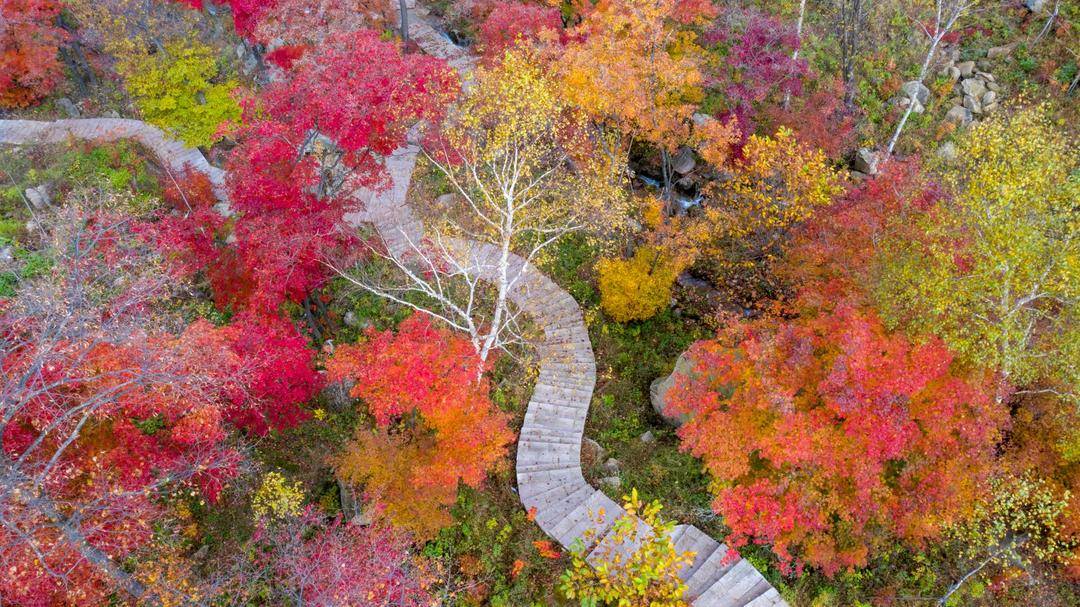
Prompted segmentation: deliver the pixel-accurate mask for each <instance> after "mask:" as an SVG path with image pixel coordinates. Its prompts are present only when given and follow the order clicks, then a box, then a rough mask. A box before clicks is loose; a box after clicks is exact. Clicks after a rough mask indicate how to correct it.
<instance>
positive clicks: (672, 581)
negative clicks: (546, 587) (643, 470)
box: [559, 489, 694, 607]
mask: <svg viewBox="0 0 1080 607" xmlns="http://www.w3.org/2000/svg"><path fill="white" fill-rule="evenodd" d="M623 500H624V504H623V507H624V508H625V510H626V514H625V515H623V516H621V517H620V518H619V519H618V520H616V521H615V523H614V524H613V525H612V528H611V532H610V533H608V535H607V536H605V537H604V538H603V541H602V542H600V545H599V546H598V547H597V548H596V549H595V550H594V551H593V552H591V553H589V552H587V549H588V548H589V547H590V546H591V545H592V544H594V543H596V542H598V541H599V540H600V538H599V537H597V536H596V531H595V530H593V529H589V530H587V531H585V535H584V536H583V537H582V538H581V539H580V540H578V541H577V542H576V543H575V545H574V546H572V547H571V553H572V555H573V561H572V563H571V565H570V568H569V569H567V570H566V571H565V572H564V573H563V576H562V579H561V580H560V584H559V589H560V590H561V591H562V593H563V594H565V595H566V597H567V598H570V599H578V600H580V601H581V604H582V605H612V606H617V607H638V606H641V605H648V606H649V607H685V606H686V605H687V603H686V601H684V600H683V594H684V593H685V592H686V584H684V583H683V581H682V579H680V578H679V571H680V570H681V569H682V568H683V567H684V566H686V565H689V564H690V563H691V562H693V559H694V553H692V552H681V553H680V552H679V551H677V550H676V549H675V543H674V542H673V541H672V540H671V531H672V530H673V529H674V528H675V524H674V523H672V522H669V521H665V520H664V519H663V518H661V516H660V512H661V510H663V506H662V505H661V504H660V502H658V501H653V502H651V503H648V504H646V503H644V502H643V501H642V500H641V498H640V497H639V496H638V492H637V489H634V490H632V491H631V492H630V495H627V496H624V497H623ZM604 514H605V513H603V512H598V513H593V515H594V516H596V517H597V518H599V519H603V517H604ZM642 523H644V525H643V524H642ZM646 525H647V527H646ZM629 546H634V548H633V549H630V550H628V549H627V547H629Z"/></svg>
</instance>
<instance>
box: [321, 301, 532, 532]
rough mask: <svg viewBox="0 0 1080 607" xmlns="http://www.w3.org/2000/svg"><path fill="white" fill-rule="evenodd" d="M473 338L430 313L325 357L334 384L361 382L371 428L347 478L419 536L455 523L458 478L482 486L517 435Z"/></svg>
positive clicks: (350, 450) (343, 465) (353, 453)
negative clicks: (483, 372) (481, 371)
mask: <svg viewBox="0 0 1080 607" xmlns="http://www.w3.org/2000/svg"><path fill="white" fill-rule="evenodd" d="M481 365H482V363H480V362H479V361H478V360H477V354H476V351H475V350H474V349H473V346H472V344H471V343H470V342H469V340H468V339H466V338H464V337H460V336H458V335H455V334H454V333H452V332H451V331H449V330H448V329H445V328H440V327H437V326H435V325H433V324H432V322H431V321H430V320H429V319H428V318H427V317H425V316H422V315H414V316H412V317H410V318H409V319H407V320H405V321H404V322H403V323H402V324H401V326H400V327H399V328H398V331H397V333H394V332H392V331H385V332H381V333H380V332H376V331H371V332H369V333H368V335H367V340H366V341H365V342H363V343H359V344H355V345H344V346H339V347H338V348H337V350H336V351H335V352H334V354H333V356H332V357H331V358H330V359H329V360H328V361H327V363H326V368H327V372H328V374H329V379H330V380H331V381H341V380H346V381H352V382H355V383H354V384H353V387H352V388H351V390H350V392H349V394H350V395H352V396H353V397H355V398H360V399H363V401H364V404H365V405H366V411H367V412H368V413H370V414H371V416H372V417H373V418H374V426H373V427H368V428H361V429H360V430H358V431H357V433H356V437H355V439H354V440H353V442H352V443H351V444H350V445H349V446H348V447H347V448H346V450H345V452H344V453H343V454H342V456H341V459H340V461H339V462H338V465H339V472H340V473H341V475H342V476H343V477H344V478H345V479H347V480H349V481H351V482H364V483H365V487H366V489H367V493H368V495H369V496H370V497H372V498H373V499H375V500H376V501H377V502H379V503H380V504H381V505H382V506H383V507H384V508H385V510H384V513H385V515H386V517H387V518H388V519H389V520H390V521H391V522H392V523H393V524H394V525H396V526H398V527H400V528H403V529H405V530H407V531H409V532H411V533H412V534H413V535H414V536H415V537H416V538H418V539H427V538H429V537H431V536H432V535H433V534H434V533H435V532H437V531H438V530H439V529H440V528H442V527H444V526H446V525H447V524H448V523H449V522H450V515H449V513H448V512H447V507H448V506H450V505H451V504H453V502H454V499H455V497H456V495H457V487H458V482H459V481H460V482H462V483H464V484H466V485H469V486H471V487H477V486H479V485H480V484H481V483H482V482H483V480H484V478H485V477H486V475H487V473H488V471H490V470H491V469H492V468H493V467H494V466H495V465H496V464H497V463H498V462H499V461H500V460H501V459H502V458H503V457H504V456H505V455H506V447H507V445H508V444H509V443H510V442H511V441H512V440H513V438H514V437H513V433H512V432H511V431H510V429H509V427H508V421H509V417H508V416H507V415H506V414H505V413H502V412H501V411H499V410H498V408H496V406H495V405H494V404H493V403H492V402H491V400H490V398H489V397H488V390H489V386H488V380H487V378H486V377H483V376H479V377H478V375H477V372H476V370H477V368H480V367H481Z"/></svg>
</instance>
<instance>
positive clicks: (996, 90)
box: [986, 82, 1001, 93]
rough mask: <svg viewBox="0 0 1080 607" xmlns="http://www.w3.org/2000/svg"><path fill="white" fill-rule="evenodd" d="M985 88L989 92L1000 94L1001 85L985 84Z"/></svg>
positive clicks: (994, 83)
mask: <svg viewBox="0 0 1080 607" xmlns="http://www.w3.org/2000/svg"><path fill="white" fill-rule="evenodd" d="M986 88H988V89H990V90H991V91H994V92H995V93H1000V92H1001V85H1000V84H998V83H996V82H987V83H986Z"/></svg>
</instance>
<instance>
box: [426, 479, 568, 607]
mask: <svg viewBox="0 0 1080 607" xmlns="http://www.w3.org/2000/svg"><path fill="white" fill-rule="evenodd" d="M451 513H452V514H453V517H454V521H455V524H454V525H452V526H450V527H447V528H445V529H443V530H442V531H440V532H439V535H438V536H437V537H436V538H435V539H434V540H432V541H431V542H428V543H427V544H426V545H425V546H424V548H423V552H422V554H423V556H425V557H427V558H429V559H433V560H435V561H436V562H438V563H442V564H444V567H445V568H446V570H447V573H448V574H452V575H453V577H456V578H457V580H456V582H451V583H450V586H451V587H453V586H455V585H457V586H460V587H464V588H468V587H473V588H476V589H477V591H482V594H480V595H479V596H478V594H479V593H478V592H472V593H470V592H461V593H460V595H458V596H454V597H451V598H450V600H448V602H447V604H448V605H451V606H457V605H462V606H464V605H478V604H483V605H490V606H492V607H519V606H523V605H534V604H538V603H537V600H538V599H539V598H540V597H543V596H545V595H546V594H548V593H549V592H550V591H551V589H552V588H553V586H554V585H555V580H554V578H555V577H556V575H557V571H556V570H555V565H557V564H558V563H559V561H558V560H552V559H547V558H544V557H542V556H541V555H540V554H539V552H538V550H537V547H536V546H535V545H534V542H537V541H544V540H545V539H546V537H545V536H544V535H543V533H542V532H541V531H540V529H539V528H538V527H537V526H536V524H535V523H533V522H531V521H530V520H529V519H528V515H527V513H526V512H524V511H523V510H522V509H521V502H520V501H518V499H517V496H516V495H514V494H511V493H509V492H505V491H499V490H495V489H493V488H489V489H487V490H485V491H478V490H476V489H473V488H470V487H462V488H461V490H460V491H458V499H457V503H455V505H454V506H453V508H452V509H451Z"/></svg>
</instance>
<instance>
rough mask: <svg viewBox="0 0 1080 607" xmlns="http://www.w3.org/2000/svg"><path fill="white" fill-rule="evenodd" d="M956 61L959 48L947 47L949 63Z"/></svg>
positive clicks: (958, 55) (958, 56)
mask: <svg viewBox="0 0 1080 607" xmlns="http://www.w3.org/2000/svg"><path fill="white" fill-rule="evenodd" d="M957 61H960V49H958V48H953V49H949V63H956V62H957Z"/></svg>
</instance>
